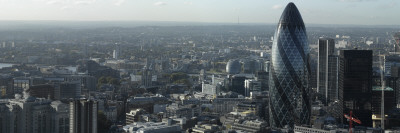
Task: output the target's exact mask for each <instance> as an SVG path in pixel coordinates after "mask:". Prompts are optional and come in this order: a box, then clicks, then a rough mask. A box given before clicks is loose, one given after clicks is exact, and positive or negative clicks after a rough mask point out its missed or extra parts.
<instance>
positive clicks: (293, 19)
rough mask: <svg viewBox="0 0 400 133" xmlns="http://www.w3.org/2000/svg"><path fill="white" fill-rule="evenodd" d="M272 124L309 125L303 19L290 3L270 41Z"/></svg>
mask: <svg viewBox="0 0 400 133" xmlns="http://www.w3.org/2000/svg"><path fill="white" fill-rule="evenodd" d="M269 76H270V78H269V79H270V81H269V82H270V108H269V109H270V124H271V126H272V127H283V126H285V125H289V127H290V128H291V129H293V127H294V125H301V124H309V122H310V111H311V110H310V108H311V106H310V101H309V98H308V95H309V88H308V79H309V76H310V67H309V48H308V41H307V34H306V29H305V26H304V23H303V19H302V18H301V15H300V13H299V11H298V9H297V7H296V6H295V5H294V4H293V3H289V4H288V5H287V6H286V8H285V10H284V11H283V13H282V16H281V18H280V20H279V24H278V27H277V29H276V31H275V36H274V41H273V44H272V54H271V67H270V75H269Z"/></svg>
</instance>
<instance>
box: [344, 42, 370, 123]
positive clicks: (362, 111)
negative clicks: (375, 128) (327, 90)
mask: <svg viewBox="0 0 400 133" xmlns="http://www.w3.org/2000/svg"><path fill="white" fill-rule="evenodd" d="M340 60H341V62H340V64H341V65H340V70H339V71H340V73H341V74H340V75H341V77H340V78H343V79H341V80H342V88H343V111H344V113H349V111H350V110H352V111H353V114H354V115H355V116H356V117H357V118H358V119H360V120H361V123H362V126H372V112H371V106H372V105H371V104H372V101H371V99H372V50H341V51H340Z"/></svg>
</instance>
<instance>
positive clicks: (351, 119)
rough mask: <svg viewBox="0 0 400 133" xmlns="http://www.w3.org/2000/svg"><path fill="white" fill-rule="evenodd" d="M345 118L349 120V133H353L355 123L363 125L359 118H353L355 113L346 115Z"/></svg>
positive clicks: (351, 112)
mask: <svg viewBox="0 0 400 133" xmlns="http://www.w3.org/2000/svg"><path fill="white" fill-rule="evenodd" d="M344 117H345V118H346V119H347V120H349V133H352V131H353V130H352V128H353V122H355V123H358V124H361V121H360V120H359V119H357V118H354V117H353V111H350V114H349V115H348V114H344Z"/></svg>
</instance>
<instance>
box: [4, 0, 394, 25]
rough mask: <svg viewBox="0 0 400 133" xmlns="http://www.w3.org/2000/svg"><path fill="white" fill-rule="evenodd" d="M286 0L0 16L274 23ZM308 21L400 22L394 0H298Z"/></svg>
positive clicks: (84, 1)
mask: <svg viewBox="0 0 400 133" xmlns="http://www.w3.org/2000/svg"><path fill="white" fill-rule="evenodd" d="M288 2H290V1H287V0H251V1H249V0H1V1H0V9H1V12H0V16H1V18H0V20H66V21H173V22H175V21H178V22H212V23H237V22H238V18H239V21H240V23H262V24H272V23H275V22H276V21H277V20H278V19H279V17H280V12H281V11H282V10H283V8H284V6H285V5H286V3H288ZM293 2H297V6H298V7H300V8H299V10H300V12H301V13H302V16H303V18H304V20H305V21H307V24H357V25H398V24H399V23H400V17H398V12H400V8H399V6H400V3H399V2H398V1H396V0H304V1H303V0H294V1H293Z"/></svg>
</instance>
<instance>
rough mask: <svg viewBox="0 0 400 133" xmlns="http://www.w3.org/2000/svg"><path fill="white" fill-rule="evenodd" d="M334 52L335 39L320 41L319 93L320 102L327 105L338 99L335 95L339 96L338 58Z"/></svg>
mask: <svg viewBox="0 0 400 133" xmlns="http://www.w3.org/2000/svg"><path fill="white" fill-rule="evenodd" d="M334 52H335V41H334V40H333V39H331V38H320V39H318V68H317V69H318V73H317V92H318V93H319V97H318V98H319V100H321V101H322V102H323V103H324V104H325V105H327V104H328V103H329V102H333V101H334V100H335V99H336V98H337V97H336V96H335V94H337V93H336V92H337V81H338V80H337V77H338V74H337V72H338V71H337V69H338V67H337V65H338V63H337V62H338V60H337V59H338V58H337V56H335V55H334Z"/></svg>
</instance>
